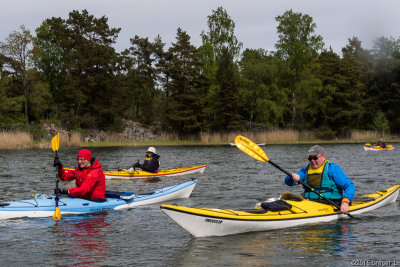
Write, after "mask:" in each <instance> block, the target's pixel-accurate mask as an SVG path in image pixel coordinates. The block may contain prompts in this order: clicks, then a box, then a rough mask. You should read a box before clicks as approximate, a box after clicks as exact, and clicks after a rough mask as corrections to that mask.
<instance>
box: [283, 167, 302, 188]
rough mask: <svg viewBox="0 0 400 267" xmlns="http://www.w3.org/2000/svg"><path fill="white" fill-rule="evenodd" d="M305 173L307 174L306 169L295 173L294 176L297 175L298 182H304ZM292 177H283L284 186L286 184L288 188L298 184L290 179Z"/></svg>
mask: <svg viewBox="0 0 400 267" xmlns="http://www.w3.org/2000/svg"><path fill="white" fill-rule="evenodd" d="M306 172H307V167H306V168H303V169H301V170H299V171H297V172H295V174H298V176H299V178H300V181H302V182H304V179H305V177H306ZM292 176H293V174H292ZM292 176H289V175H288V176H286V177H285V184H287V185H288V186H294V185H296V184H298V182H297V181H295V180H293V179H292Z"/></svg>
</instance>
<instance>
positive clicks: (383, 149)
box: [363, 146, 394, 151]
mask: <svg viewBox="0 0 400 267" xmlns="http://www.w3.org/2000/svg"><path fill="white" fill-rule="evenodd" d="M363 148H364V150H367V151H386V150H393V149H394V146H392V147H389V148H373V147H370V146H363Z"/></svg>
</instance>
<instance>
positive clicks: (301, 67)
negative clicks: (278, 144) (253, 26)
mask: <svg viewBox="0 0 400 267" xmlns="http://www.w3.org/2000/svg"><path fill="white" fill-rule="evenodd" d="M275 19H276V21H277V22H279V25H278V27H277V32H278V37H279V39H278V42H277V43H276V44H275V47H276V48H277V51H276V56H277V57H278V58H280V59H282V60H284V61H285V62H286V64H287V65H288V73H287V77H286V81H287V84H288V87H289V88H290V89H291V99H292V105H291V106H292V111H291V126H292V127H294V126H295V120H296V117H297V116H298V115H297V113H296V112H297V110H296V109H297V106H298V101H301V100H302V99H300V98H298V97H297V90H298V86H299V83H300V82H301V81H302V80H308V79H310V77H309V75H310V74H312V71H311V69H312V68H313V66H312V65H313V64H315V59H316V57H317V55H318V51H319V50H321V49H322V48H323V46H324V43H323V41H322V37H321V36H320V35H316V34H313V33H314V29H315V27H316V24H315V23H314V22H313V19H312V18H311V17H310V16H309V15H303V14H302V13H295V12H293V11H292V10H289V11H286V12H285V13H284V14H283V15H282V16H277V17H276V18H275ZM303 99H304V98H303Z"/></svg>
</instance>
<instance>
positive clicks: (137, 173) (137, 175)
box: [65, 165, 207, 180]
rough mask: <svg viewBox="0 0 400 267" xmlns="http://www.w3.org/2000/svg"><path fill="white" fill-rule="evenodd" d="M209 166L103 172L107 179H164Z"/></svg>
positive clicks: (198, 171) (202, 170) (199, 170)
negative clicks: (150, 170)
mask: <svg viewBox="0 0 400 267" xmlns="http://www.w3.org/2000/svg"><path fill="white" fill-rule="evenodd" d="M206 167H207V165H199V166H193V167H185V168H176V169H162V170H159V171H158V172H157V173H154V172H146V171H141V170H118V171H103V173H104V175H105V176H106V179H127V180H132V179H148V178H153V177H163V176H179V175H186V174H194V173H203V172H204V170H205V169H206ZM65 169H66V170H72V169H70V168H65Z"/></svg>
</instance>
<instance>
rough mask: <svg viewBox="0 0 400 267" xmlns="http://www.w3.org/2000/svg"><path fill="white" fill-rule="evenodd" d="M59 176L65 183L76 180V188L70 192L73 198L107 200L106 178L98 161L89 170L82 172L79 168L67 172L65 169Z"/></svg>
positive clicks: (59, 172) (60, 171)
mask: <svg viewBox="0 0 400 267" xmlns="http://www.w3.org/2000/svg"><path fill="white" fill-rule="evenodd" d="M58 175H59V177H60V179H61V180H63V181H68V180H74V179H75V184H76V187H73V188H71V189H69V190H68V191H69V196H71V197H79V198H85V199H93V198H105V192H106V177H105V176H104V174H103V171H102V170H101V165H100V163H99V161H98V160H97V159H96V160H95V162H94V164H93V165H92V166H91V167H89V168H87V169H83V170H80V169H79V167H78V168H76V169H75V170H65V169H64V168H63V169H62V170H59V171H58Z"/></svg>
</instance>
